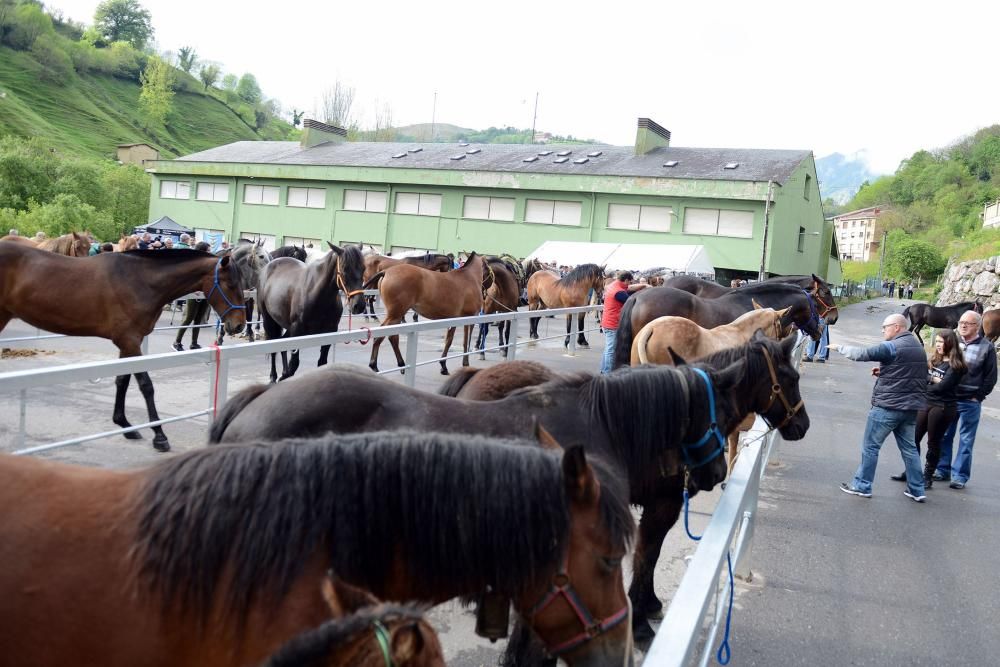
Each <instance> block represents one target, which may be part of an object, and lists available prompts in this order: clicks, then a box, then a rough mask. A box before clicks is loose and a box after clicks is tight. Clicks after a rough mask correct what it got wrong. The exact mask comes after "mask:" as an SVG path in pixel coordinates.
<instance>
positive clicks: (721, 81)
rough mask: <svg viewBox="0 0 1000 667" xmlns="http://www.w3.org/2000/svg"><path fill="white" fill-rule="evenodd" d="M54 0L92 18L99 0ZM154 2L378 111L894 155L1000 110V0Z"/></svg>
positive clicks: (877, 157)
mask: <svg viewBox="0 0 1000 667" xmlns="http://www.w3.org/2000/svg"><path fill="white" fill-rule="evenodd" d="M46 4H47V6H49V7H50V9H53V10H55V9H61V10H63V12H64V13H65V15H66V16H68V17H70V18H73V19H76V20H78V21H83V22H85V23H90V22H91V19H92V17H93V12H94V9H95V7H96V6H97V4H98V1H97V0H51V1H47V2H46ZM142 4H143V5H144V6H145V7H146V8H147V9H149V10H150V11H151V13H152V17H153V26H154V28H155V29H156V42H157V47H158V49H159V50H161V51H165V50H171V51H176V50H177V49H178V48H179V47H181V46H185V45H189V46H193V47H194V48H195V50H196V51H197V53H198V56H199V57H200V58H201V59H205V60H212V61H217V62H219V63H220V64H221V65H222V66H223V68H224V71H226V72H232V73H235V74H237V75H239V74H242V73H244V72H252V73H253V74H254V75H255V76H256V77H257V79H258V81H259V82H260V85H261V88H262V89H263V91H264V94H265V95H267V96H268V97H275V98H277V99H278V100H280V102H281V103H282V105H283V107H284V108H285V109H286V110H287V109H291V108H292V107H296V108H299V109H306V110H313V109H315V108H316V107H317V106H318V104H317V103H318V100H319V99H320V97H321V95H322V91H323V90H324V89H325V88H327V87H328V86H330V85H331V84H332V83H333V82H334V81H336V80H338V79H339V80H341V81H344V82H346V83H349V84H351V85H353V86H354V87H355V88H356V91H357V93H356V104H355V107H356V109H357V110H358V111H359V112H360V114H361V120H362V124H363V125H364V124H366V119H367V118H370V115H371V113H372V111H373V109H374V107H375V101H376V100H380V101H382V102H384V103H388V104H389V105H390V107H391V109H392V113H393V121H394V124H396V125H405V124H410V123H419V122H430V120H431V113H432V108H433V103H434V92H435V91H437V113H436V118H437V121H438V122H444V123H453V124H456V125H461V126H463V127H470V128H475V129H481V128H486V127H489V126H491V125H496V126H506V125H512V126H515V127H523V128H526V127H530V126H531V122H532V114H533V109H534V103H535V93H536V92H538V93H539V104H538V120H537V128H538V129H539V130H540V131H549V132H554V133H558V134H572V135H574V136H577V137H582V138H593V139H598V140H601V141H605V142H608V143H612V144H622V145H624V144H631V143H632V142H633V140H634V137H635V122H636V118H637V117H639V116H648V117H650V118H652V119H653V120H655V121H657V122H658V123H660V124H661V125H663V126H664V127H666V128H668V129H669V130H670V131H671V133H672V134H673V139H672V144H674V145H677V146H692V147H738V148H788V149H809V150H812V151H813V152H814V153H815V155H816V157H823V156H825V155H828V154H830V153H833V152H840V153H845V154H852V153H855V152H858V151H866V155H867V159H868V161H869V164H870V166H871V167H872V168H873V169H874V170H876V171H878V172H883V173H891V172H893V171H894V170H895V169H896V167H897V166H898V164H899V161H900V160H902V159H904V158H906V157H909V156H910V155H911V154H912V153H913V152H915V151H917V150H920V149H922V148H928V149H932V148H938V147H942V146H946V145H948V144H950V143H952V142H953V141H955V140H956V139H959V138H961V137H962V136H965V135H967V134H970V133H972V132H974V131H975V130H977V129H979V128H981V127H984V126H987V125H991V124H993V123H998V122H1000V86H998V85H997V83H996V78H995V76H996V64H997V62H998V59H1000V56H998V52H997V44H998V39H997V37H996V34H995V33H996V26H997V25H1000V3H997V2H990V1H988V2H981V1H978V0H977V1H976V2H972V1H966V0H950V1H949V2H923V1H916V2H907V3H902V2H883V1H879V0H867V1H865V2H861V1H857V0H840V1H838V2H826V3H815V2H802V1H801V0H797V1H794V2H793V1H784V0H782V1H780V2H759V3H758V2H753V3H752V2H745V1H730V0H724V1H715V2H694V1H692V2H687V3H673V2H665V1H663V0H660V1H659V2H649V3H640V2H627V1H622V0H619V1H617V2H601V3H593V4H591V3H589V2H580V1H579V0H578V1H576V2H563V1H555V0H541V1H538V0H536V1H534V2H523V1H521V0H505V1H504V2H489V3H485V2H475V1H470V0H465V1H464V2H442V1H436V0H424V1H423V2H412V1H407V2H399V1H398V0H382V1H381V2H377V3H374V2H373V3H345V2H330V3H321V2H317V1H315V0H314V1H311V2H305V1H303V0H283V1H282V2H268V3H259V2H245V1H244V2H232V1H230V0H198V1H194V0H145V1H144V2H143V3H142ZM682 4H683V5H684V6H681V5H682ZM258 8H259V9H258ZM991 32H992V33H993V34H992V35H991V34H990V33H991ZM369 122H370V121H369Z"/></svg>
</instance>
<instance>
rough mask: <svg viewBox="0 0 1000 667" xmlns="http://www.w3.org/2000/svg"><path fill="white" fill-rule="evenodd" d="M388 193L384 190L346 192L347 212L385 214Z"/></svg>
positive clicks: (345, 207) (345, 205) (345, 206)
mask: <svg viewBox="0 0 1000 667" xmlns="http://www.w3.org/2000/svg"><path fill="white" fill-rule="evenodd" d="M385 202H386V193H385V192H384V191H382V190H344V210H345V211H367V212H368V213H385Z"/></svg>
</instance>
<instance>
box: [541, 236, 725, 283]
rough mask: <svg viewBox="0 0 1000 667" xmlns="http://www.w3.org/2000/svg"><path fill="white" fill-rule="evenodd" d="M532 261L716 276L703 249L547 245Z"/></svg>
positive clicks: (676, 246)
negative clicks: (660, 269) (591, 264)
mask: <svg viewBox="0 0 1000 667" xmlns="http://www.w3.org/2000/svg"><path fill="white" fill-rule="evenodd" d="M532 258H535V259H538V260H540V261H542V262H546V263H548V262H553V261H554V262H556V263H557V264H565V265H567V266H576V265H578V264H586V263H588V262H590V263H594V264H601V265H604V266H606V267H607V268H609V269H622V270H633V271H646V270H649V269H657V268H662V269H664V270H666V271H671V272H674V273H694V274H698V275H710V276H714V275H715V267H714V266H713V265H712V262H711V260H710V259H709V258H708V253H707V252H706V251H705V246H702V245H660V244H652V243H649V244H639V243H587V242H581V241H546V242H545V243H543V244H542V245H541V246H539V247H538V248H537V249H536V250H535V251H534V252H532V253H531V254H530V255H528V259H532Z"/></svg>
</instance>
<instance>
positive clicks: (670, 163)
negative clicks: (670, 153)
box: [663, 160, 677, 167]
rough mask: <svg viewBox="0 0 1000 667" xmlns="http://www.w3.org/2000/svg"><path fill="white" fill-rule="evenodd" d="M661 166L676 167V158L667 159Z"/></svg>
mask: <svg viewBox="0 0 1000 667" xmlns="http://www.w3.org/2000/svg"><path fill="white" fill-rule="evenodd" d="M663 166H664V167H676V166H677V160H667V161H666V162H664V163H663Z"/></svg>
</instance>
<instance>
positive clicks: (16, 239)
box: [0, 234, 38, 248]
mask: <svg viewBox="0 0 1000 667" xmlns="http://www.w3.org/2000/svg"><path fill="white" fill-rule="evenodd" d="M0 241H10V242H11V243H17V244H20V245H25V246H29V247H31V248H37V247H38V244H37V243H35V241H34V239H31V238H28V237H27V236H17V235H16V234H8V235H7V236H4V237H3V238H0Z"/></svg>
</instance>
